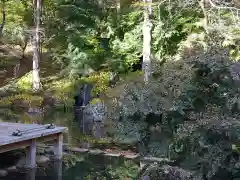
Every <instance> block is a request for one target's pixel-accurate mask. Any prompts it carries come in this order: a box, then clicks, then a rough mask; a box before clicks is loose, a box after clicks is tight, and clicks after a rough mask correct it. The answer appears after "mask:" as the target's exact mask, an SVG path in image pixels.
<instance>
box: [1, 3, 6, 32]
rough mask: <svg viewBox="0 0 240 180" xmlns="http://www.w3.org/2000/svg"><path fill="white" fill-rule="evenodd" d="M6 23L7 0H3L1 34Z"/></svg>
mask: <svg viewBox="0 0 240 180" xmlns="http://www.w3.org/2000/svg"><path fill="white" fill-rule="evenodd" d="M5 23H6V10H5V0H2V24H1V25H0V36H2V33H3V28H4V25H5Z"/></svg>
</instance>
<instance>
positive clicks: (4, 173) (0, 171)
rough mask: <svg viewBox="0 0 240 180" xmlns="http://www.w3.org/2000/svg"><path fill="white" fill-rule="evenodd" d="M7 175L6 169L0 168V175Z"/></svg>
mask: <svg viewBox="0 0 240 180" xmlns="http://www.w3.org/2000/svg"><path fill="white" fill-rule="evenodd" d="M7 175H8V172H7V170H4V169H0V177H5V176H7Z"/></svg>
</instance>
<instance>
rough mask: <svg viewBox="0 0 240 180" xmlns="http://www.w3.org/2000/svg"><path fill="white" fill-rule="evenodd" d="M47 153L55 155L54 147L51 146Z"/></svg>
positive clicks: (46, 150)
mask: <svg viewBox="0 0 240 180" xmlns="http://www.w3.org/2000/svg"><path fill="white" fill-rule="evenodd" d="M45 153H46V154H53V153H54V147H53V146H50V147H48V148H46V149H45Z"/></svg>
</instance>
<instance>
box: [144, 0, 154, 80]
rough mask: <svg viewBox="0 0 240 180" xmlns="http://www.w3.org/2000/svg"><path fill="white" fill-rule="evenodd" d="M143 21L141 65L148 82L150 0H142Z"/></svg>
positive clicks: (150, 28) (150, 35)
mask: <svg viewBox="0 0 240 180" xmlns="http://www.w3.org/2000/svg"><path fill="white" fill-rule="evenodd" d="M143 3H144V22H143V66H142V70H143V72H144V82H145V83H148V81H149V77H150V75H151V39H152V32H151V30H152V26H153V25H152V22H151V15H152V0H143Z"/></svg>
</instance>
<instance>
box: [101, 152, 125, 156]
mask: <svg viewBox="0 0 240 180" xmlns="http://www.w3.org/2000/svg"><path fill="white" fill-rule="evenodd" d="M104 153H105V154H104V156H111V157H120V156H121V153H111V152H104Z"/></svg>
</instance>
